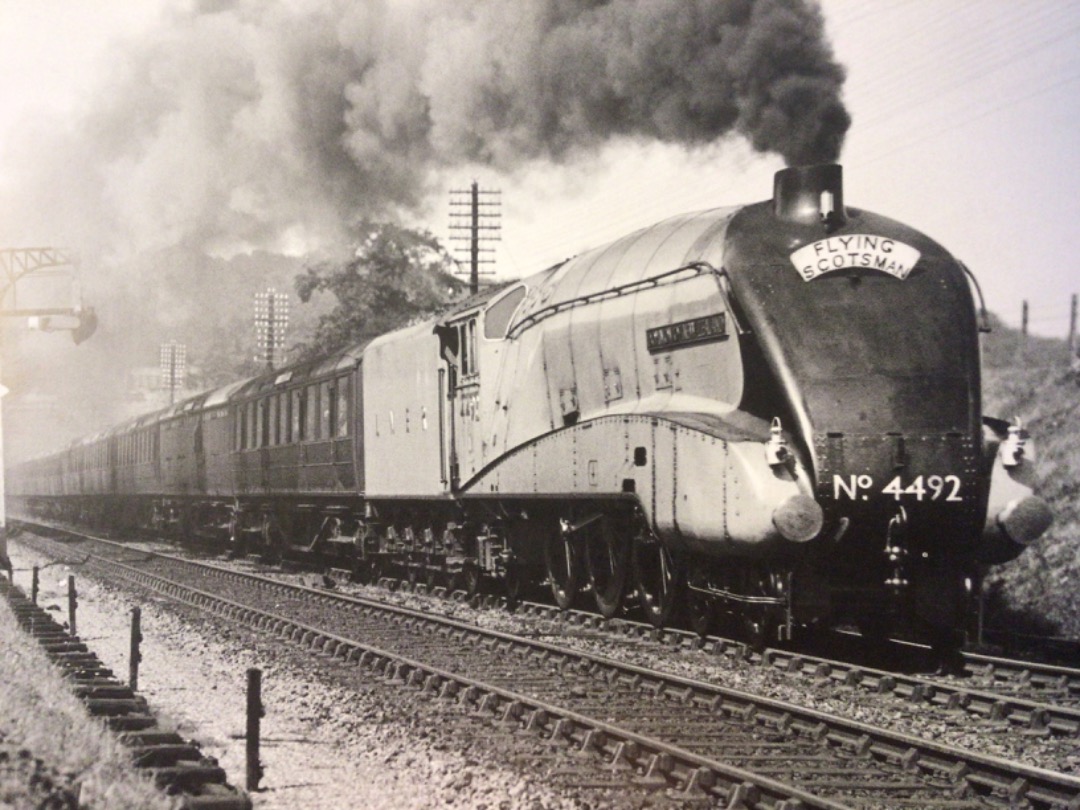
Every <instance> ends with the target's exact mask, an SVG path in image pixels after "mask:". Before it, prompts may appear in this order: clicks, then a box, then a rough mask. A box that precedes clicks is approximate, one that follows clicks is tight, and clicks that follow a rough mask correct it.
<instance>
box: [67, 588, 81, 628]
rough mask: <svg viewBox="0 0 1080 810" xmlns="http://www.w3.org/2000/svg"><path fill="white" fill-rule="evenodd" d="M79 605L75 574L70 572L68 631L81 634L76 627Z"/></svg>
mask: <svg viewBox="0 0 1080 810" xmlns="http://www.w3.org/2000/svg"><path fill="white" fill-rule="evenodd" d="M78 606H79V595H78V593H76V592H75V575H74V574H68V632H69V633H70V634H71V635H73V636H77V635H79V632H78V630H77V629H76V627H75V609H76V608H77V607H78Z"/></svg>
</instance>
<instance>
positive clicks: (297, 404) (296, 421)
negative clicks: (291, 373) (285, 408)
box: [289, 388, 304, 442]
mask: <svg viewBox="0 0 1080 810" xmlns="http://www.w3.org/2000/svg"><path fill="white" fill-rule="evenodd" d="M289 396H290V398H291V400H292V414H291V416H292V420H291V421H290V422H289V424H290V425H291V426H292V427H291V431H292V437H291V438H292V441H294V442H302V441H303V440H304V389H303V388H294V389H293V390H292V392H291V393H290V394H289Z"/></svg>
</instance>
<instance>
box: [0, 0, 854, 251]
mask: <svg viewBox="0 0 1080 810" xmlns="http://www.w3.org/2000/svg"><path fill="white" fill-rule="evenodd" d="M176 5H177V6H178V7H177V8H175V9H172V10H170V11H169V12H168V13H167V14H166V15H165V16H164V17H163V20H162V23H161V25H160V28H159V30H157V31H156V32H153V33H151V34H150V35H149V36H143V37H142V38H140V39H139V40H138V41H135V42H128V43H120V44H118V45H117V46H116V47H115V48H114V49H113V50H112V51H111V52H110V55H109V60H108V75H107V77H106V78H105V79H104V81H103V82H102V84H101V87H100V92H98V93H97V94H96V95H95V96H94V97H92V98H90V99H89V100H88V103H87V105H86V112H85V113H83V114H82V115H76V116H75V117H74V118H73V119H72V120H67V121H64V122H63V125H62V126H49V127H42V128H41V129H33V128H25V129H24V135H23V137H21V138H20V139H18V140H15V141H13V144H14V146H15V149H14V153H13V154H9V155H8V156H6V157H7V161H6V162H7V165H8V171H7V172H5V174H6V175H7V179H8V181H9V183H10V187H11V189H13V190H15V191H16V192H17V193H18V195H19V205H18V207H17V210H20V211H30V212H48V221H49V228H50V230H49V232H48V233H47V234H45V235H44V238H46V239H48V240H49V241H50V242H55V241H56V240H57V233H56V230H57V227H58V223H60V226H61V227H62V228H64V229H66V233H64V235H63V237H62V238H63V240H64V241H65V243H66V244H80V245H84V246H85V245H86V243H87V242H88V241H89V242H93V241H95V240H96V241H98V242H100V243H101V244H100V245H99V246H100V247H101V248H102V249H104V250H105V251H106V252H115V251H117V250H119V251H120V252H121V253H130V252H134V251H138V250H142V249H146V248H163V247H168V246H172V245H183V246H185V247H188V248H196V249H205V250H210V251H217V252H235V251H237V250H240V251H243V250H249V249H253V248H267V249H276V250H289V249H295V248H296V247H297V246H302V247H308V246H311V245H317V244H322V243H325V241H326V240H328V239H330V238H332V237H334V236H336V235H337V233H338V229H339V227H340V226H341V225H342V223H349V222H352V221H354V220H355V219H357V218H358V217H361V216H366V217H388V216H392V215H394V214H395V213H400V212H402V211H408V210H416V209H417V208H418V207H419V206H420V205H421V203H422V202H423V201H424V200H425V198H426V197H427V196H428V195H429V194H430V192H431V191H432V188H431V185H432V183H433V178H434V177H435V176H436V174H437V172H438V171H439V170H440V169H446V168H448V167H453V166H455V165H459V164H462V163H470V164H477V163H479V164H484V165H488V166H490V167H492V168H494V169H497V170H504V171H511V170H513V169H515V168H517V167H519V166H521V165H522V164H523V163H525V162H528V161H531V160H549V161H555V162H572V161H574V160H576V159H579V158H582V157H588V156H589V155H590V154H591V153H593V152H594V151H595V150H597V149H598V148H600V147H601V146H602V145H603V144H605V143H606V142H608V141H609V140H610V139H612V138H613V137H616V136H624V137H631V138H641V139H653V140H658V141H663V142H667V143H675V144H684V145H687V146H694V145H701V144H707V143H711V142H714V141H717V140H718V139H720V138H723V137H725V136H729V135H731V134H733V133H738V134H741V135H743V136H745V137H746V138H747V139H748V140H749V142H750V143H751V144H752V145H753V146H754V148H755V149H757V150H760V151H764V152H775V153H778V154H780V155H782V156H783V157H784V158H785V160H786V161H788V162H789V163H796V164H804V163H813V162H821V161H831V160H834V159H836V158H837V156H838V154H839V150H840V146H841V142H842V139H843V136H844V133H845V132H846V130H847V128H848V125H849V123H850V119H849V117H848V114H847V113H846V111H845V109H844V106H843V104H842V102H841V98H840V95H841V88H842V84H843V80H844V71H843V69H842V68H841V67H840V66H839V65H838V64H836V62H835V61H834V59H833V56H832V52H831V49H830V47H829V45H828V43H827V42H826V40H825V38H824V30H823V29H824V25H823V20H822V16H821V12H820V10H819V8H818V7H817V5H816V4H815V3H813V2H812V1H811V0H678V1H677V2H665V1H664V0H609V1H608V2H601V1H599V0H471V1H470V0H457V1H456V2H446V1H445V0H366V1H364V2H356V1H355V0H308V1H307V2H304V3H295V2H286V0H238V1H237V2H222V1H221V0H215V2H201V3H197V4H195V6H194V7H191V6H189V5H187V4H179V3H178V4H176ZM6 210H16V209H14V208H13V207H11V206H9V207H8V208H7V209H6Z"/></svg>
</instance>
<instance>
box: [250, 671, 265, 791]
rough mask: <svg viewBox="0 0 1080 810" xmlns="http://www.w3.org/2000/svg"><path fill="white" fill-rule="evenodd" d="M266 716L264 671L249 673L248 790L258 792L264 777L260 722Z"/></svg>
mask: <svg viewBox="0 0 1080 810" xmlns="http://www.w3.org/2000/svg"><path fill="white" fill-rule="evenodd" d="M263 715H264V711H263V705H262V670H260V669H256V668H254V667H252V668H251V669H249V670H248V671H247V738H246V739H247V789H248V790H258V789H259V781H260V780H261V779H262V777H263V766H262V763H261V762H260V761H259V721H260V720H261V719H262V717H263Z"/></svg>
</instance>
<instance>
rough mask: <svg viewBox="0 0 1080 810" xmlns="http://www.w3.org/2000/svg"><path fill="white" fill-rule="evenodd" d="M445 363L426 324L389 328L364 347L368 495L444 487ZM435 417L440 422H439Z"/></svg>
mask: <svg viewBox="0 0 1080 810" xmlns="http://www.w3.org/2000/svg"><path fill="white" fill-rule="evenodd" d="M440 368H445V363H444V362H443V361H442V360H441V359H440V356H439V339H438V338H437V337H436V335H435V334H434V332H433V329H432V325H431V324H421V325H419V326H416V327H412V328H410V329H405V330H402V331H399V332H394V333H393V334H391V335H387V336H386V337H384V338H380V339H379V340H376V341H374V342H373V343H372V344H371V345H370V346H368V347H367V349H366V350H365V351H364V374H363V391H364V395H363V400H364V459H365V474H366V482H365V483H366V487H365V488H366V491H367V495H368V497H369V498H377V497H431V496H437V495H442V494H445V493H446V492H447V491H448V483H447V470H446V469H445V468H444V467H443V464H444V463H445V460H446V459H445V454H446V450H445V448H444V447H442V446H440V442H442V441H443V440H444V432H445V431H446V430H448V429H449V420H448V419H447V411H446V409H445V407H444V406H445V400H444V397H445V390H446V389H445V386H446V384H447V383H446V380H445V379H444V378H441V377H440V374H439V371H440ZM440 422H442V424H441V425H440Z"/></svg>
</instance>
